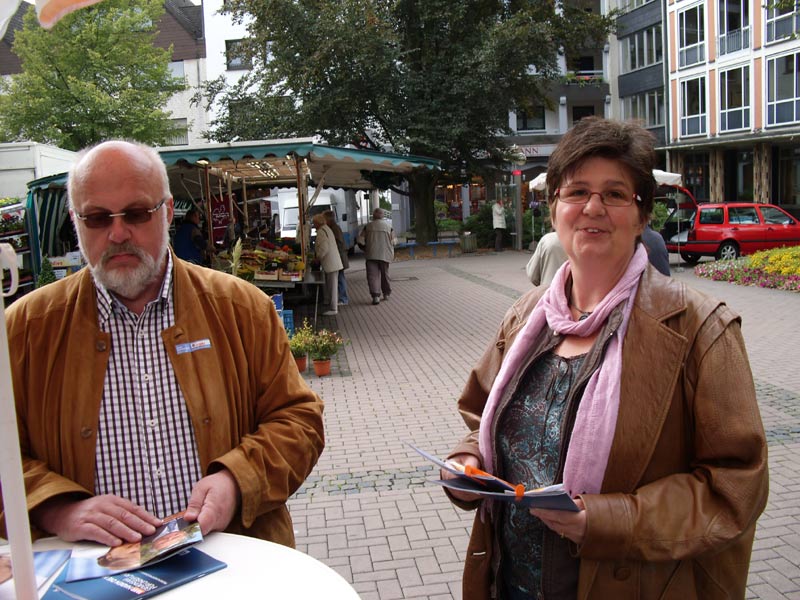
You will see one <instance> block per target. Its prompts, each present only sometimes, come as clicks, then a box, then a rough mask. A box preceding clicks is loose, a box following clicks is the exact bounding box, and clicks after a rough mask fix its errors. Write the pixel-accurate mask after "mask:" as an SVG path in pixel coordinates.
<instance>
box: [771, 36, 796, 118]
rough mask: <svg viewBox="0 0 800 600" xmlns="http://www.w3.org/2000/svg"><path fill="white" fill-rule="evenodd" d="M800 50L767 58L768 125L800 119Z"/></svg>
mask: <svg viewBox="0 0 800 600" xmlns="http://www.w3.org/2000/svg"><path fill="white" fill-rule="evenodd" d="M799 77H800V52H797V53H795V54H788V55H786V56H779V57H777V58H771V59H769V60H767V125H768V126H769V125H782V124H784V123H796V122H797V121H800V80H798V78H799Z"/></svg>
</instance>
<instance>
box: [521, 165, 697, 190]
mask: <svg viewBox="0 0 800 600" xmlns="http://www.w3.org/2000/svg"><path fill="white" fill-rule="evenodd" d="M653 177H654V178H655V180H656V183H657V184H658V185H683V179H682V177H681V175H680V173H670V172H669V171H662V170H661V169H653ZM528 189H529V190H531V191H533V190H536V191H537V192H543V191H544V190H545V189H547V172H544V173H539V174H538V175H537V176H536V177H534V178H533V179H531V180H530V181H529V182H528Z"/></svg>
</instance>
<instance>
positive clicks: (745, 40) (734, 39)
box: [717, 27, 750, 56]
mask: <svg viewBox="0 0 800 600" xmlns="http://www.w3.org/2000/svg"><path fill="white" fill-rule="evenodd" d="M749 47H750V28H749V27H743V28H742V29H735V30H733V31H728V32H727V33H720V35H719V40H718V41H717V54H719V56H724V55H725V54H730V53H732V52H739V50H746V49H747V48H749Z"/></svg>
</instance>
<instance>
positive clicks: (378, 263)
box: [361, 208, 394, 304]
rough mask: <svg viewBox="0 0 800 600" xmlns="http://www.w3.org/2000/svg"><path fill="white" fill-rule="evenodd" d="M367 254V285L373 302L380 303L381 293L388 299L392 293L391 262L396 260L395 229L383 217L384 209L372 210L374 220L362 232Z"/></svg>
mask: <svg viewBox="0 0 800 600" xmlns="http://www.w3.org/2000/svg"><path fill="white" fill-rule="evenodd" d="M361 233H362V236H363V238H364V246H365V253H366V255H367V285H369V293H370V295H371V296H372V303H373V304H379V303H380V301H381V293H383V299H384V300H388V299H389V295H390V294H391V293H392V286H391V284H390V283H389V263H391V262H392V261H393V260H394V242H393V241H392V238H393V236H394V230H393V229H392V225H391V223H389V221H387V220H386V219H384V218H383V209H382V208H376V209H375V210H373V211H372V221H370V222H369V224H367V226H366V227H364V229H363V231H362V232H361Z"/></svg>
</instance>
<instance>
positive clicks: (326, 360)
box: [308, 329, 345, 377]
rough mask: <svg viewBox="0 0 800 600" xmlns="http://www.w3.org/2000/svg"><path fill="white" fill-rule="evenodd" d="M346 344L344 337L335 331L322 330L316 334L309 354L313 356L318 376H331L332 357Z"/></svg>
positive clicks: (309, 348)
mask: <svg viewBox="0 0 800 600" xmlns="http://www.w3.org/2000/svg"><path fill="white" fill-rule="evenodd" d="M344 343H345V342H344V339H342V336H340V335H339V334H338V333H336V332H335V331H330V330H328V329H320V330H319V331H318V332H317V333H316V334H314V337H313V339H312V340H311V344H310V345H309V347H308V353H309V354H310V355H311V360H312V361H313V363H314V372H315V373H316V374H317V376H319V377H322V376H323V375H330V373H331V357H332V356H333V355H334V354H336V353H337V352H338V351H339V348H340V347H341V346H344Z"/></svg>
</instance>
